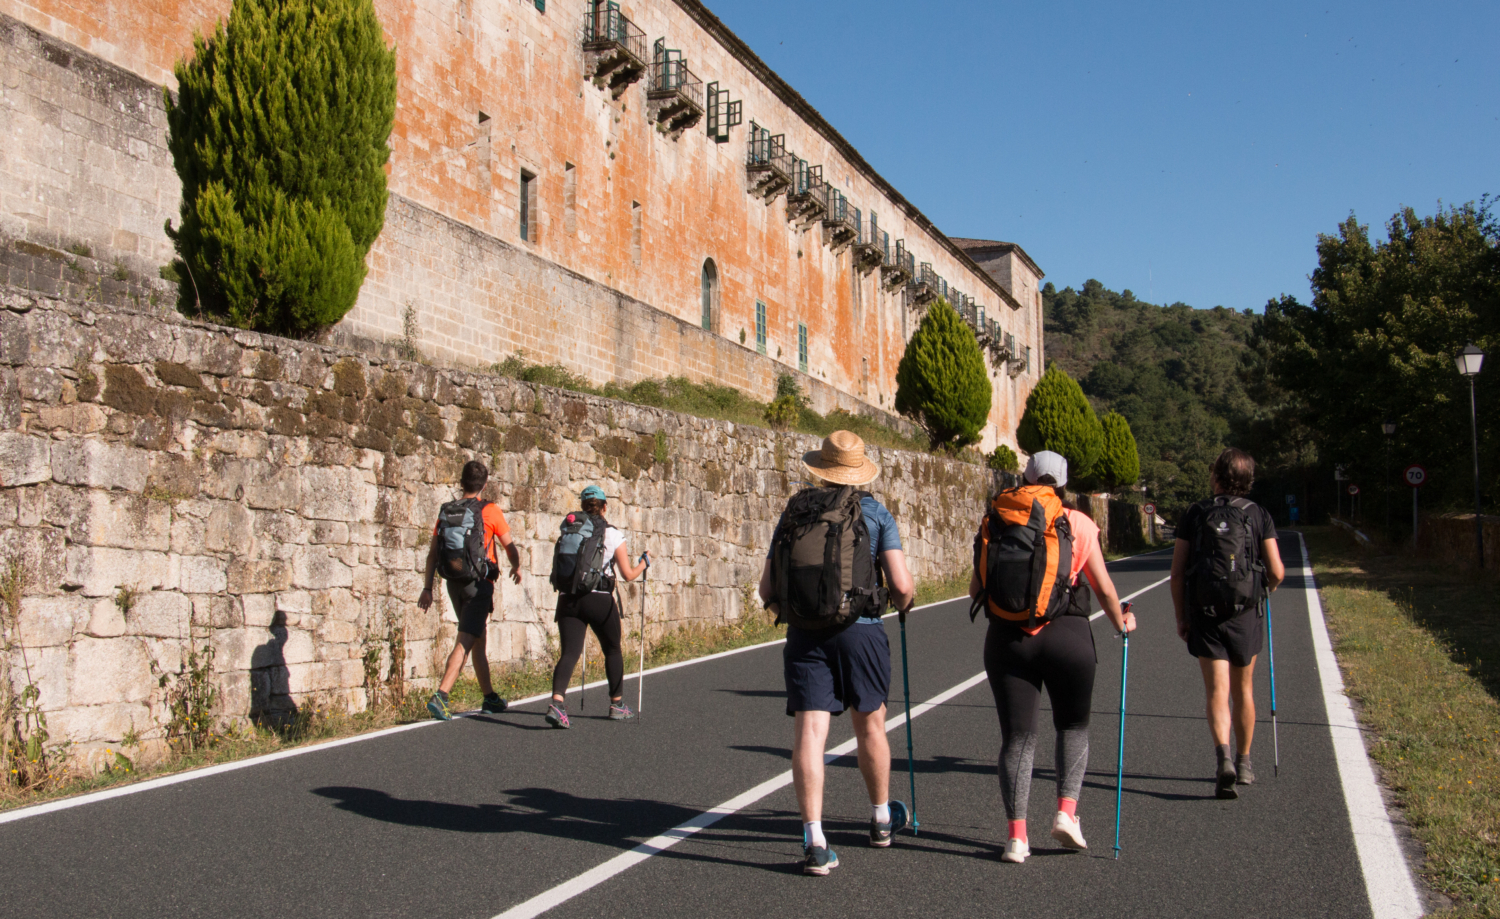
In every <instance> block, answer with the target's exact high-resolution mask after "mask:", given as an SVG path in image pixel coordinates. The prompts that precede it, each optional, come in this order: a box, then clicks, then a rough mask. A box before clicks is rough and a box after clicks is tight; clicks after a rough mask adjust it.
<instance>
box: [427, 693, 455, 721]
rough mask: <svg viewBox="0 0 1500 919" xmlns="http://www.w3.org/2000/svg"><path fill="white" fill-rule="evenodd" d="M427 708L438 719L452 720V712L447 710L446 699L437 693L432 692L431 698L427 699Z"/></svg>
mask: <svg viewBox="0 0 1500 919" xmlns="http://www.w3.org/2000/svg"><path fill="white" fill-rule="evenodd" d="M427 710H428V711H429V712H431V713H432V717H434V718H436V719H437V720H439V721H452V720H453V713H452V712H450V711H448V700H447V699H444V698H443V697H442V696H441V695H440V694H438V693H433V694H432V698H431V699H428V700H427Z"/></svg>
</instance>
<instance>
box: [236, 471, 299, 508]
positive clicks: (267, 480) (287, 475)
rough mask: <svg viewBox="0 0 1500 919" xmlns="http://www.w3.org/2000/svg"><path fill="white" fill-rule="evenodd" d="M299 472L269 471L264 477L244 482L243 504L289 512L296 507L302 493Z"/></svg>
mask: <svg viewBox="0 0 1500 919" xmlns="http://www.w3.org/2000/svg"><path fill="white" fill-rule="evenodd" d="M298 473H299V470H297V469H290V468H286V467H281V468H276V469H273V470H270V471H269V474H268V475H266V476H264V477H257V478H252V479H250V480H248V481H246V482H245V486H244V493H245V503H246V504H247V505H249V506H250V507H253V508H257V509H264V510H291V509H293V508H296V507H297V506H298V502H299V499H300V495H301V493H302V489H301V485H302V480H301V476H300V475H299V474H298Z"/></svg>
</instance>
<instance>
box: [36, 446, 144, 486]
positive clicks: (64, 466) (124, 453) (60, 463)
mask: <svg viewBox="0 0 1500 919" xmlns="http://www.w3.org/2000/svg"><path fill="white" fill-rule="evenodd" d="M149 469H150V458H149V454H147V452H146V451H145V450H140V449H137V448H135V447H129V446H125V445H124V444H115V443H107V442H105V441H101V440H95V439H93V438H83V437H73V438H68V439H66V440H60V441H57V442H55V443H54V444H53V445H52V477H53V479H55V480H56V481H58V482H61V483H62V484H64V485H88V486H90V487H93V488H121V489H124V490H125V491H131V492H136V493H140V492H142V491H145V489H146V475H147V473H148V471H149Z"/></svg>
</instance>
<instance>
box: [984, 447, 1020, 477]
mask: <svg viewBox="0 0 1500 919" xmlns="http://www.w3.org/2000/svg"><path fill="white" fill-rule="evenodd" d="M985 462H986V463H987V464H988V465H989V467H990V468H991V469H993V470H995V471H996V472H1018V471H1020V469H1021V460H1020V458H1019V457H1017V456H1016V451H1014V450H1012V449H1011V448H1010V447H1007V446H1006V445H1005V444H999V445H997V446H996V447H995V452H993V453H991V454H990V455H989V457H988V459H986V461H985Z"/></svg>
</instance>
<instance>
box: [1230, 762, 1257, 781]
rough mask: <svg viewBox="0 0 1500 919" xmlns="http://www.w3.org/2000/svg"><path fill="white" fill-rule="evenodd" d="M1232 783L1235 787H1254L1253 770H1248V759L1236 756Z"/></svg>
mask: <svg viewBox="0 0 1500 919" xmlns="http://www.w3.org/2000/svg"><path fill="white" fill-rule="evenodd" d="M1234 773H1235V779H1234V783H1235V784H1236V785H1254V784H1255V770H1253V769H1251V768H1250V757H1249V756H1248V755H1246V756H1236V757H1235V758H1234Z"/></svg>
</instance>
